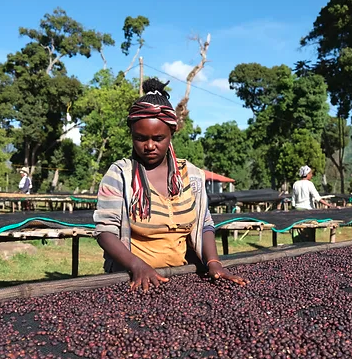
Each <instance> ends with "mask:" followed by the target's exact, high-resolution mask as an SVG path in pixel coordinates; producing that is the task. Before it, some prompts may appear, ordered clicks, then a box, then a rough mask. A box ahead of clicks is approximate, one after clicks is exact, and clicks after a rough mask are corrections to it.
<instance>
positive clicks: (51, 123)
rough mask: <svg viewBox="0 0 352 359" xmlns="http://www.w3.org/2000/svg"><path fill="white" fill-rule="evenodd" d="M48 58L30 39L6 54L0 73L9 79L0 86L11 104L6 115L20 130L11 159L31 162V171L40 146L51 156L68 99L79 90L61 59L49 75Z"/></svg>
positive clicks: (71, 98)
mask: <svg viewBox="0 0 352 359" xmlns="http://www.w3.org/2000/svg"><path fill="white" fill-rule="evenodd" d="M48 62H49V60H48V58H47V55H46V53H45V49H43V48H42V47H41V46H40V45H39V44H36V43H30V44H28V45H26V46H25V47H24V48H23V49H22V50H21V51H18V52H17V53H15V54H9V55H8V57H7V61H6V62H5V63H4V64H3V65H2V66H1V70H2V73H3V75H6V76H7V78H9V79H10V80H9V81H8V82H7V84H6V86H4V87H3V89H2V97H7V98H8V102H9V103H10V105H11V110H10V111H8V112H7V113H6V118H7V121H8V122H9V123H17V124H18V125H19V127H20V130H21V131H20V133H17V136H16V139H17V140H18V141H17V142H16V143H15V146H16V148H17V150H18V151H17V153H16V154H15V155H14V157H13V160H14V161H15V163H24V165H26V166H30V167H31V174H33V172H34V169H35V165H36V163H37V160H38V153H39V152H38V151H39V150H40V149H41V152H42V154H43V153H44V152H45V151H47V154H48V156H50V149H53V147H54V146H55V144H56V143H57V142H58V140H59V139H60V135H61V134H62V125H63V122H62V119H63V113H65V111H66V106H67V103H69V102H74V101H75V100H76V99H77V97H78V96H79V94H80V92H81V84H80V82H79V81H78V80H77V79H75V78H69V77H67V75H66V70H65V67H64V65H63V64H62V63H61V62H56V63H55V65H54V67H53V69H52V71H53V74H55V76H50V75H48V74H47V73H46V71H45V69H46V67H47V65H48Z"/></svg>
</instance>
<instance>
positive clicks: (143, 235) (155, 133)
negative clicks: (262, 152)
mask: <svg viewBox="0 0 352 359" xmlns="http://www.w3.org/2000/svg"><path fill="white" fill-rule="evenodd" d="M166 85H167V84H163V83H161V82H159V81H158V80H157V79H149V80H147V81H145V83H144V84H143V90H144V93H145V94H146V95H145V96H143V97H141V98H140V99H138V100H137V101H136V102H135V103H134V104H133V105H132V107H131V109H130V112H129V116H128V120H127V121H128V125H129V127H130V130H131V134H132V142H133V153H132V157H131V159H122V160H120V161H117V162H115V163H113V164H112V165H111V167H110V169H109V170H108V172H107V173H106V174H105V176H104V178H103V180H102V182H101V184H100V187H99V193H98V205H97V210H96V211H95V212H94V221H95V222H96V232H97V235H98V243H99V245H100V246H101V247H102V248H103V249H104V258H105V264H104V269H105V271H106V272H109V273H111V272H116V271H118V270H121V269H127V270H128V271H130V272H131V274H132V281H131V288H132V290H135V289H137V288H138V287H140V286H141V287H142V289H143V290H144V291H147V290H148V289H149V286H150V284H153V285H154V286H156V287H157V286H159V284H160V282H167V281H168V279H167V278H164V277H162V276H161V275H159V274H158V273H157V271H156V270H155V268H161V267H168V266H179V265H184V264H187V261H186V259H185V255H186V250H187V243H188V244H189V245H190V246H191V247H193V249H194V251H195V252H196V253H197V255H198V257H199V258H200V259H201V260H202V262H203V263H204V264H206V265H207V267H208V269H209V274H210V276H212V277H213V278H224V279H228V280H231V281H233V282H235V283H238V284H239V285H241V286H243V285H245V284H246V283H247V282H246V281H245V280H243V279H242V278H240V277H237V276H233V275H232V274H231V273H230V272H229V271H228V270H227V269H225V268H223V267H222V265H221V262H220V261H219V257H218V254H217V251H216V245H215V235H214V224H213V221H212V218H211V215H210V213H209V210H208V208H207V196H206V192H205V179H204V173H203V171H201V170H200V169H198V168H197V167H195V166H193V165H192V164H191V163H189V162H187V161H186V160H180V159H177V158H176V156H175V153H174V151H173V148H172V144H171V138H172V135H173V134H174V132H175V131H176V129H177V119H176V114H175V111H174V109H173V108H172V106H171V104H170V102H169V101H168V98H169V95H168V93H167V92H166V91H165V90H164V88H165V86H166Z"/></svg>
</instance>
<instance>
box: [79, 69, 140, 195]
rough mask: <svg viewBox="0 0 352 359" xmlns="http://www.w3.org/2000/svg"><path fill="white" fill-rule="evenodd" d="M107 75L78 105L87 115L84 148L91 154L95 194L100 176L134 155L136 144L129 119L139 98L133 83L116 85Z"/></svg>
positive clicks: (112, 77)
mask: <svg viewBox="0 0 352 359" xmlns="http://www.w3.org/2000/svg"><path fill="white" fill-rule="evenodd" d="M105 75H106V76H105V77H104V76H103V77H102V79H103V82H102V83H100V84H96V86H94V87H90V88H88V89H87V90H86V92H85V94H84V96H82V97H81V98H80V99H79V101H77V104H76V106H77V107H78V109H79V111H82V112H84V116H83V117H82V121H83V122H84V123H85V125H84V127H83V129H82V137H81V146H82V148H84V149H86V151H87V152H88V153H90V154H91V163H90V168H91V173H90V174H89V175H90V178H91V186H90V191H91V192H94V191H95V187H96V184H97V183H98V182H99V180H100V175H99V173H100V174H101V173H103V172H105V171H106V169H107V168H106V167H107V166H109V165H110V164H111V163H112V162H114V161H116V160H117V159H118V158H123V157H126V156H129V155H130V153H131V148H132V144H131V139H130V136H129V129H128V126H127V121H126V119H127V116H128V110H129V108H130V106H131V105H132V103H133V102H134V101H135V100H136V99H137V98H138V92H137V90H136V88H135V87H133V85H132V84H131V83H130V82H128V81H127V80H123V82H121V83H120V84H119V85H116V84H115V78H114V76H113V74H112V73H111V72H107V73H105ZM95 78H97V77H95ZM103 161H104V164H103V165H102V162H103ZM102 170H103V172H102Z"/></svg>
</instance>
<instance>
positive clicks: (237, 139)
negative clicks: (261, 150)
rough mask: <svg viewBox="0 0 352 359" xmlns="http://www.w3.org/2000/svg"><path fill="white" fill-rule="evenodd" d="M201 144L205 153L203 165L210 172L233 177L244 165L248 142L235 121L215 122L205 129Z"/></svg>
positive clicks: (248, 147) (234, 177) (235, 176)
mask: <svg viewBox="0 0 352 359" xmlns="http://www.w3.org/2000/svg"><path fill="white" fill-rule="evenodd" d="M202 144H203V148H204V153H205V160H204V163H205V166H206V167H207V168H208V169H209V170H210V171H212V172H216V173H219V174H222V175H224V176H228V177H230V178H233V179H235V180H236V182H237V173H238V172H239V171H240V169H241V168H243V167H244V165H245V163H246V160H247V155H248V150H249V149H250V146H249V143H248V141H247V139H246V135H245V132H244V131H241V130H240V129H239V128H238V126H237V124H236V122H235V121H232V122H225V123H223V124H221V125H220V124H216V125H214V126H210V127H208V128H207V129H206V131H205V134H204V138H203V139H202Z"/></svg>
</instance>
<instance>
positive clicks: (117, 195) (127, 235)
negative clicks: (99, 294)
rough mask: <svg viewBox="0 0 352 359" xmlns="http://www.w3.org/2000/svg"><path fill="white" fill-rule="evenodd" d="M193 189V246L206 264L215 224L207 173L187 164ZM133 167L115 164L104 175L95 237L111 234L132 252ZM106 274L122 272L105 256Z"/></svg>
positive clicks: (123, 162) (122, 162)
mask: <svg viewBox="0 0 352 359" xmlns="http://www.w3.org/2000/svg"><path fill="white" fill-rule="evenodd" d="M186 164H187V170H188V177H189V183H190V188H191V191H192V194H193V196H194V198H195V212H196V221H195V224H194V227H193V229H192V231H191V233H190V236H189V239H190V240H189V244H190V245H191V246H192V247H193V249H194V250H195V252H196V253H197V255H198V257H199V258H200V259H201V260H202V249H203V229H204V228H206V229H213V228H214V222H213V220H212V218H211V215H210V212H209V209H208V197H207V194H206V190H205V176H204V172H203V171H202V170H201V169H199V168H198V167H196V166H194V165H192V164H191V163H189V162H188V161H186ZM131 184H132V163H131V160H130V159H122V160H119V161H116V162H115V163H113V164H112V165H111V166H110V168H109V170H108V171H107V172H106V174H105V175H104V177H103V179H102V181H101V183H100V186H99V191H98V203H97V209H96V210H95V211H94V215H93V220H94V222H95V223H96V231H95V235H96V236H97V235H99V234H100V233H102V232H110V233H113V234H115V235H116V239H117V240H121V242H122V243H123V244H124V245H125V246H126V248H127V249H128V250H131V223H130V217H129V208H130V203H131V197H132V185H131ZM104 258H105V263H104V269H105V271H106V272H115V271H117V270H121V269H122V268H121V267H120V266H119V264H118V263H116V262H114V261H113V259H112V258H111V257H110V256H109V255H108V253H104Z"/></svg>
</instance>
